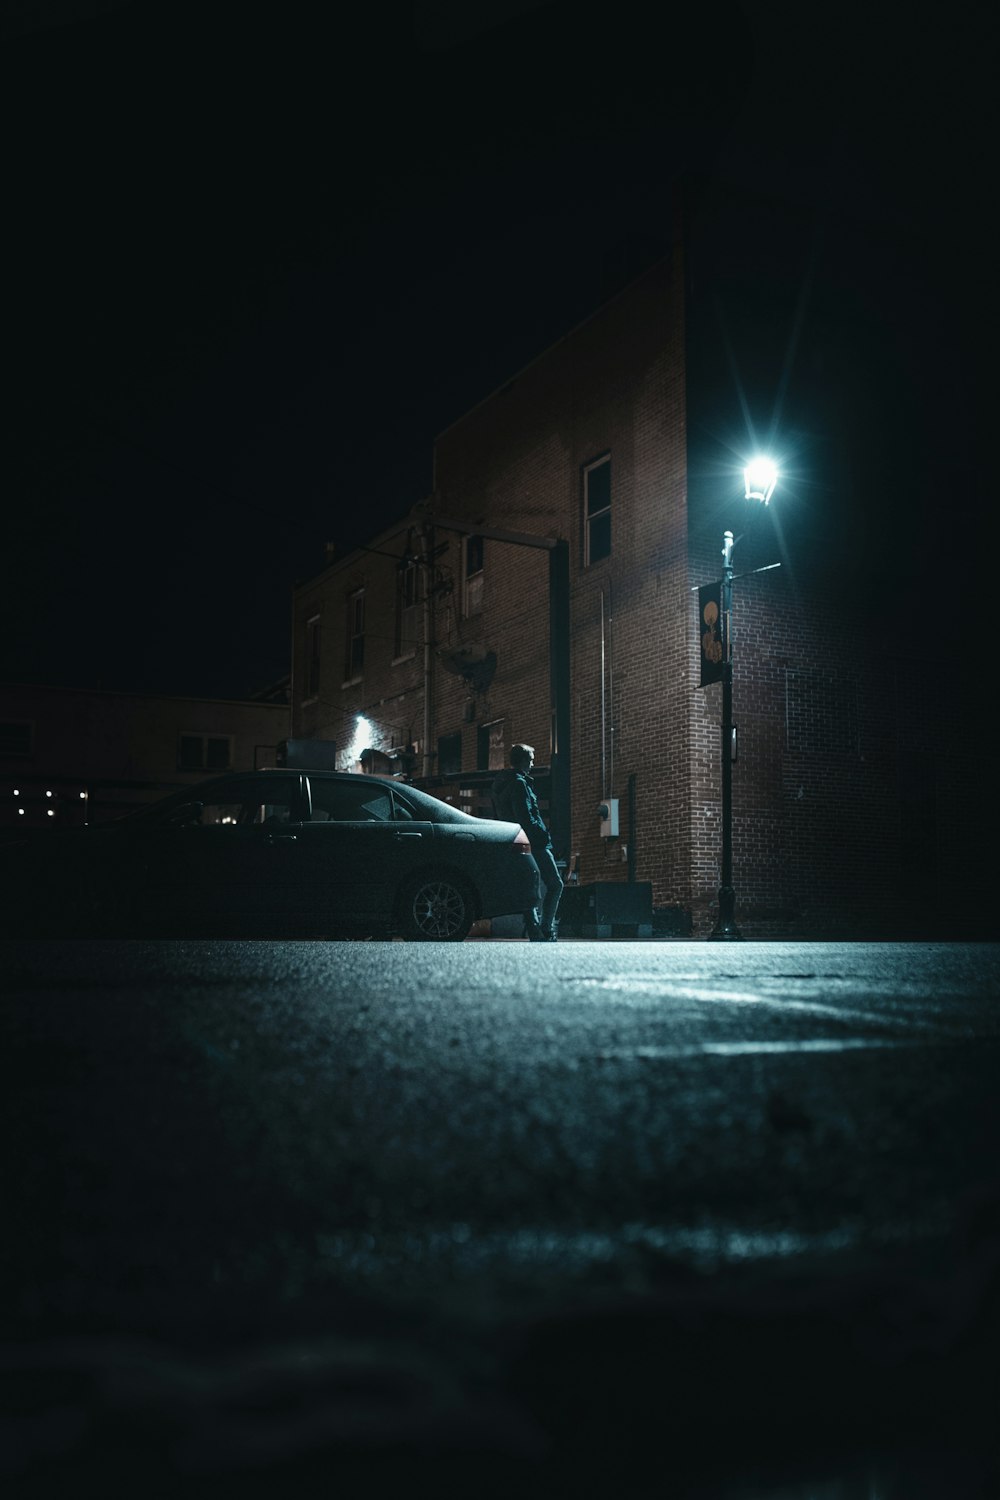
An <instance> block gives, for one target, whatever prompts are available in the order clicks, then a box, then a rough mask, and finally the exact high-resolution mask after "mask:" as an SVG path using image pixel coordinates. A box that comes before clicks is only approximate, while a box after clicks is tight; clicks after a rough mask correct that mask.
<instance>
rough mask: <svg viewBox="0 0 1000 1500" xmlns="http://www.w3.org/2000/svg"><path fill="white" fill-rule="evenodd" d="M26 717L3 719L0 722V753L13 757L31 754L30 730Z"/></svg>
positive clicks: (29, 723) (31, 728) (30, 725)
mask: <svg viewBox="0 0 1000 1500" xmlns="http://www.w3.org/2000/svg"><path fill="white" fill-rule="evenodd" d="M33 728H34V725H33V724H32V723H31V722H30V720H28V719H4V720H3V721H2V722H0V755H3V756H9V757H11V758H14V757H16V756H28V755H30V754H31V740H32V730H33Z"/></svg>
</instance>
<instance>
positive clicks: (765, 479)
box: [743, 458, 778, 505]
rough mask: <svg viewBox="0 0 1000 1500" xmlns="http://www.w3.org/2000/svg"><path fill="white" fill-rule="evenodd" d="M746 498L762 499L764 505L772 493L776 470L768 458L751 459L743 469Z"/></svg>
mask: <svg viewBox="0 0 1000 1500" xmlns="http://www.w3.org/2000/svg"><path fill="white" fill-rule="evenodd" d="M743 479H744V482H745V484H746V497H747V499H748V500H762V501H763V502H764V504H765V505H766V504H767V502H768V501H769V500H770V498H771V496H772V495H773V494H774V486H775V485H776V484H777V482H778V471H777V469H776V468H775V466H774V464H773V463H772V462H771V460H770V459H769V458H754V459H751V460H750V462H749V463H748V464H747V466H746V468H745V469H744V470H743Z"/></svg>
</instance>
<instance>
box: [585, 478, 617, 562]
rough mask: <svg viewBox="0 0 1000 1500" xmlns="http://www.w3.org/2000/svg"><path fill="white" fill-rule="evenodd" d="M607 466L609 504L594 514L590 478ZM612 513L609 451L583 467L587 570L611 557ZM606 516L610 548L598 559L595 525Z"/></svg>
mask: <svg viewBox="0 0 1000 1500" xmlns="http://www.w3.org/2000/svg"><path fill="white" fill-rule="evenodd" d="M605 466H607V470H608V503H607V504H606V505H603V506H602V507H601V508H600V510H596V511H593V512H592V511H591V509H590V476H591V474H593V473H594V472H595V470H597V469H603V468H604V467H605ZM611 512H612V493H611V453H610V450H609V451H608V452H607V453H602V454H601V455H600V456H599V457H598V458H594V459H591V461H590V462H589V463H586V464H584V466H583V495H582V501H581V514H582V522H583V566H584V567H585V568H589V567H592V566H593V565H594V564H595V563H599V562H604V560H605V558H608V557H610V556H611ZM605 516H606V517H607V524H608V547H607V551H606V552H601V553H600V554H599V555H598V556H597V557H595V556H594V555H593V553H594V548H593V528H594V523H595V522H597V521H601V520H603V519H604V517H605Z"/></svg>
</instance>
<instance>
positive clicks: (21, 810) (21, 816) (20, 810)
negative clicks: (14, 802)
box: [17, 807, 24, 818]
mask: <svg viewBox="0 0 1000 1500" xmlns="http://www.w3.org/2000/svg"><path fill="white" fill-rule="evenodd" d="M17 815H18V817H19V818H23V817H24V808H23V807H19V808H18V810H17Z"/></svg>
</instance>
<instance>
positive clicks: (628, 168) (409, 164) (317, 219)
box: [0, 0, 995, 697]
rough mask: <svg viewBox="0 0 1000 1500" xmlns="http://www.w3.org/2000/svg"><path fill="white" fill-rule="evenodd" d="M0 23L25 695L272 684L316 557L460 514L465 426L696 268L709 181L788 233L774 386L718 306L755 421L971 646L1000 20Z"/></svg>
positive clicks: (175, 6)
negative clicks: (634, 302) (654, 265)
mask: <svg viewBox="0 0 1000 1500" xmlns="http://www.w3.org/2000/svg"><path fill="white" fill-rule="evenodd" d="M0 15H2V22H0V37H2V64H0V70H2V71H0V93H2V96H3V109H4V114H5V120H4V124H5V143H6V152H5V156H6V164H5V172H4V186H3V193H4V221H5V225H6V228H5V233H4V242H5V249H6V252H7V255H6V262H7V263H6V275H5V289H6V296H5V298H4V304H5V306H4V330H3V347H4V354H5V364H6V368H7V381H6V385H7V396H6V400H5V403H4V405H5V417H6V422H5V436H4V443H3V474H4V484H3V490H4V494H5V505H4V511H5V521H4V527H5V545H4V549H3V573H2V584H3V587H2V599H3V614H2V620H0V627H2V634H0V639H2V660H0V682H3V681H7V682H41V683H49V684H57V685H64V686H80V687H84V686H102V687H104V688H121V689H126V690H134V691H144V690H150V691H157V692H167V693H192V694H197V695H222V696H233V697H240V696H244V695H247V694H251V693H253V692H255V691H257V690H259V689H262V688H263V687H265V686H266V685H267V684H269V683H270V682H272V681H274V680H275V679H276V678H278V677H280V676H281V675H282V674H283V673H285V672H286V671H287V669H288V659H289V615H290V592H291V588H292V585H293V583H294V582H295V581H297V580H301V579H303V578H306V577H308V576H310V575H311V574H313V573H315V572H317V571H318V570H319V569H320V567H321V566H322V565H323V561H324V544H325V543H326V542H327V541H333V542H335V543H336V544H337V546H338V548H339V549H340V550H346V549H349V548H350V547H351V546H353V545H355V544H358V543H361V542H363V541H365V540H367V539H368V538H369V537H370V536H371V534H372V532H373V531H374V530H376V529H377V528H378V527H380V526H382V525H386V524H389V523H390V522H392V521H394V520H395V519H397V518H398V517H400V516H402V515H403V514H404V513H405V512H406V510H407V509H408V508H409V507H410V506H411V505H412V504H413V503H414V502H415V501H417V500H419V499H421V498H423V497H424V496H426V495H427V494H428V492H429V491H430V488H431V483H432V476H431V460H432V444H433V439H434V436H435V434H437V433H438V432H440V431H441V430H442V429H444V428H445V427H446V426H448V425H449V424H450V423H451V422H452V421H454V420H455V419H456V418H457V417H459V416H460V415H461V414H462V413H463V412H464V411H466V410H467V409H468V408H469V407H471V406H473V405H474V404H475V403H476V402H478V401H479V400H481V399H482V398H483V397H484V396H486V395H487V394H489V392H490V391H491V390H493V389H494V388H495V387H497V386H498V385H500V384H502V383H503V382H504V381H505V380H506V379H508V378H509V377H510V376H511V375H512V374H513V373H515V372H516V371H517V370H518V369H519V368H520V367H521V366H522V365H524V364H525V363H527V362H528V361H529V360H530V359H531V358H533V357H534V356H535V355H536V354H537V353H539V352H541V351H542V350H543V349H544V348H545V347H546V346H547V345H548V344H550V343H552V342H553V341H554V340H555V339H557V338H559V337H560V336H561V335H562V334H563V333H565V332H566V331H568V330H569V329H570V328H571V327H573V326H574V325H575V324H576V323H577V322H579V321H580V320H581V319H582V318H584V317H585V316H586V315H587V314H588V313H589V312H590V311H591V310H593V308H594V307H595V306H597V305H598V304H599V303H600V302H601V300H603V298H604V297H605V296H606V295H607V294H608V293H609V292H610V291H612V290H614V289H615V287H616V285H618V284H619V282H620V280H621V277H622V275H623V274H627V273H628V272H629V271H630V270H637V269H641V268H642V265H643V263H644V262H645V261H648V260H649V259H650V258H651V257H653V256H654V255H655V254H656V253H658V251H659V250H661V249H664V248H665V247H666V242H667V237H668V235H669V224H670V211H671V195H672V191H673V188H674V185H675V184H677V183H678V182H681V181H682V180H683V181H685V182H693V183H695V184H696V185H697V192H698V193H699V194H701V196H702V198H703V200H704V201H715V197H717V196H718V195H719V194H723V195H724V193H725V191H728V190H729V188H731V187H732V188H735V189H737V190H738V191H739V192H742V193H747V192H752V193H759V194H760V195H761V199H762V201H763V202H764V204H765V206H766V205H771V207H770V208H766V216H768V217H770V221H771V222H772V223H773V226H774V237H773V242H772V244H771V245H770V247H769V246H768V243H767V241H766V240H765V239H763V238H762V237H761V236H760V235H759V234H758V233H756V232H755V240H754V252H755V254H754V256H750V255H746V256H742V257H740V263H741V264H742V267H743V293H744V297H745V295H746V293H747V285H746V283H747V278H748V276H749V277H750V278H751V283H752V277H753V276H754V275H756V274H757V271H754V270H753V269H752V268H753V267H757V268H758V269H759V273H760V276H761V278H762V284H763V282H767V284H768V286H769V297H770V301H769V303H768V312H767V316H766V318H765V319H764V321H765V322H766V323H767V325H768V327H769V328H770V331H771V335H772V337H771V343H772V345H773V349H772V350H771V353H770V355H768V356H767V357H765V355H764V352H763V349H762V348H761V352H760V359H759V363H758V366H757V367H755V364H754V361H755V345H754V343H753V340H752V338H751V333H750V330H751V325H752V321H753V320H752V318H751V319H750V322H746V321H745V320H744V322H743V323H741V322H740V318H739V317H738V316H737V315H736V314H735V313H733V314H732V315H731V316H729V317H728V320H727V317H726V316H724V315H723V314H725V311H726V310H725V308H723V309H722V314H720V317H719V319H718V320H717V324H716V325H715V326H716V333H717V335H718V338H719V341H720V342H719V349H720V350H721V349H722V347H723V341H724V340H723V334H725V338H726V339H728V340H729V351H728V353H727V355H726V359H727V361H728V364H729V368H730V369H731V371H732V375H733V381H734V386H735V383H736V382H737V380H738V381H739V383H740V385H741V388H743V389H745V390H746V391H749V392H750V393H751V395H750V405H751V407H752V408H753V419H754V422H755V424H756V428H755V430H758V431H759V430H761V429H763V428H766V427H767V426H768V424H769V422H770V420H771V418H772V417H773V416H774V415H775V414H777V422H776V424H775V428H776V433H777V436H778V439H779V445H780V440H781V439H782V438H783V436H784V437H785V438H786V439H787V433H789V432H792V431H794V433H795V434H796V437H795V440H794V442H793V443H792V447H794V449H795V464H796V466H797V477H796V481H795V482H796V484H797V485H798V495H799V497H800V498H801V496H802V495H811V496H812V497H813V502H814V503H815V501H816V497H819V498H820V499H821V500H822V499H823V497H824V496H825V497H826V498H828V500H829V503H830V506H831V508H833V507H834V506H836V505H837V504H838V503H840V502H841V501H842V500H845V497H844V496H843V495H841V496H839V497H838V495H837V494H836V493H835V489H836V487H835V486H831V485H829V484H827V485H824V480H823V476H822V472H821V471H822V468H823V464H824V454H826V455H827V456H829V454H830V453H831V452H834V451H836V456H837V464H838V465H839V467H837V468H836V472H837V473H838V474H839V475H843V474H844V473H849V474H850V476H851V479H850V486H851V496H850V504H849V507H848V508H849V509H850V512H851V524H850V527H848V528H845V530H844V531H843V533H842V534H843V535H844V536H846V537H847V538H848V539H849V541H850V545H851V546H854V545H857V546H859V547H860V546H864V547H867V548H868V549H869V553H868V568H869V571H875V572H878V570H880V569H882V568H889V569H891V567H892V559H893V545H894V538H895V537H897V536H898V534H899V530H900V528H901V527H902V528H905V530H906V532H907V536H908V541H907V547H906V549H905V562H906V569H907V573H908V576H909V577H910V578H911V579H912V578H913V577H921V578H922V579H923V581H924V583H926V582H927V581H928V580H930V579H937V580H939V581H940V582H941V583H942V584H943V587H941V588H940V589H938V590H937V596H938V598H939V600H940V599H947V600H948V603H947V605H946V606H940V607H942V608H943V611H944V614H945V615H947V618H948V619H949V620H950V621H951V622H952V624H954V625H955V628H956V630H957V631H959V632H962V631H966V630H969V629H975V628H978V624H977V622H978V615H977V613H976V612H977V611H978V610H979V608H980V607H981V605H982V599H983V590H982V589H981V588H980V586H979V584H978V582H977V579H978V578H979V577H980V575H981V574H982V572H983V551H984V546H986V545H995V544H990V543H989V542H988V539H987V537H986V536H985V535H984V531H983V526H982V523H983V520H984V518H985V517H986V516H987V515H988V513H989V506H988V497H987V495H986V493H985V491H986V489H987V488H992V487H993V485H994V483H995V481H994V479H993V477H992V475H991V474H990V473H989V471H988V470H987V469H986V468H985V463H986V460H987V459H988V457H990V455H987V454H986V452H985V429H986V423H987V418H986V409H987V384H986V376H987V370H988V366H989V363H990V361H988V359H987V351H986V345H987V340H988V339H989V338H990V337H991V336H992V330H993V327H994V326H995V291H994V289H993V286H992V284H991V283H992V279H993V277H994V275H995V272H994V270H993V265H992V257H991V258H990V264H989V265H987V254H988V247H987V243H986V239H987V234H986V225H987V223H989V222H990V219H991V214H992V203H991V198H992V195H993V192H994V180H995V165H994V163H993V160H992V158H991V156H990V154H989V152H990V146H989V139H990V134H991V129H990V127H991V125H992V114H993V109H994V107H993V103H992V99H993V95H994V93H995V87H994V83H993V79H992V76H991V73H990V54H991V45H990V42H989V38H988V19H987V10H986V8H985V7H977V8H973V7H969V8H968V9H967V10H964V9H963V8H962V7H961V6H951V7H948V8H946V9H941V10H939V11H937V12H936V13H935V14H934V15H933V16H931V15H930V13H927V14H926V15H925V13H923V12H917V11H913V12H911V13H910V14H909V15H908V16H907V15H905V14H904V12H903V11H902V9H901V8H899V7H896V6H884V7H881V8H879V7H878V6H875V7H872V6H871V5H861V4H856V5H854V4H851V5H840V6H838V7H837V8H836V9H835V10H834V9H827V10H821V9H820V8H817V7H808V6H802V5H792V4H781V5H768V4H766V3H764V0H743V3H739V0H726V3H721V4H706V3H699V4H697V5H695V6H693V7H692V8H691V13H690V14H689V13H688V12H687V10H685V9H682V8H677V9H670V8H666V7H664V8H661V9H659V10H655V9H654V8H653V7H648V6H646V5H638V4H636V3H634V0H623V3H616V4H614V5H608V6H606V7H605V6H600V5H595V4H592V3H589V0H583V3H572V4H571V3H569V0H549V3H545V0H496V3H493V4H483V5H469V4H467V3H460V0H420V3H415V4H407V5H398V6H394V5H392V4H389V5H384V4H383V5H379V6H364V7H359V8H358V9H356V10H355V9H352V8H349V7H345V6H338V5H334V4H315V3H312V4H294V3H291V4H286V5H274V6H273V7H272V6H254V5H252V4H230V3H211V0H199V3H196V4H188V3H183V0H170V3H160V0H142V3H140V0H133V3H128V0H119V3H115V0H105V3H103V4H102V3H100V0H89V3H88V0H61V3H59V0H15V3H12V0H7V3H6V4H4V5H3V6H2V9H0ZM656 15H659V17H660V24H659V26H657V27H654V19H653V18H654V16H656ZM713 195H714V196H713ZM791 224H794V225H797V226H798V229H797V230H796V232H795V233H792V232H791V230H789V231H788V233H787V234H786V233H784V226H787V225H791ZM803 226H805V228H804V229H803ZM743 228H744V225H743V224H742V223H741V222H740V221H739V220H734V222H733V223H732V228H731V233H729V234H727V235H724V236H723V238H724V240H725V241H726V242H727V244H728V249H729V253H730V254H731V255H736V253H737V251H738V250H739V249H740V236H741V230H742V229H743ZM721 285H722V287H723V293H724V295H723V302H724V301H725V294H726V289H727V288H729V287H731V286H732V285H733V283H732V281H731V280H727V279H726V278H725V277H723V279H722V282H721ZM753 292H754V288H753V285H752V284H751V286H750V294H751V302H752V300H753ZM775 307H777V308H778V315H777V316H775V314H774V308H775ZM821 325H822V328H823V329H825V330H826V331H825V333H823V335H822V336H820V333H819V332H818V330H819V329H820V327H821ZM712 326H713V325H712V323H711V319H708V320H707V321H706V324H705V327H706V329H709V328H711V327H712ZM831 328H833V329H836V330H838V336H837V339H835V340H833V341H832V342H831V337H830V329H831ZM706 336H707V337H708V336H709V335H706ZM862 345H863V346H864V349H863V356H862V354H861V353H859V352H858V351H859V350H860V349H861V346H862ZM774 349H777V350H779V351H780V354H781V358H780V361H779V363H778V364H777V365H774V367H773V368H772V366H771V365H769V364H768V362H767V361H768V358H770V359H771V360H772V363H773V358H774ZM852 350H853V351H854V362H853V364H852ZM715 353H716V355H717V356H718V359H719V360H720V361H721V355H719V351H718V350H716V351H715ZM709 362H711V361H709ZM721 367H722V366H721V363H720V364H719V368H721ZM821 370H826V371H827V372H828V374H827V376H826V377H825V378H826V385H825V386H823V383H822V381H820V382H819V384H818V383H817V381H818V376H817V371H821ZM831 370H832V371H833V372H834V373H833V374H832V375H830V374H829V372H830V371H831ZM831 387H835V388H836V389H837V392H838V399H837V401H836V402H835V403H833V404H832V405H830V404H829V403H828V405H826V406H824V404H823V402H822V401H819V400H818V398H817V397H816V392H817V391H818V390H821V389H825V390H826V391H827V392H829V390H830V389H831ZM814 398H815V400H814ZM810 400H814V406H813V407H812V409H810V408H809V405H808V403H809V401H810ZM755 402H756V403H757V404H756V406H754V403H755ZM726 403H728V406H727V410H726V412H725V413H723V412H722V411H721V410H720V418H719V432H720V435H721V434H722V433H723V430H724V429H727V424H728V426H729V429H731V418H730V414H729V412H730V409H733V410H735V409H737V408H738V401H737V399H736V397H735V395H734V392H733V391H729V392H728V393H726V392H724V391H722V390H721V389H720V404H726ZM990 406H991V407H992V402H990ZM834 416H836V421H834V420H833V418H834ZM784 423H787V432H786V430H785V428H784V427H783V425H782V424H784ZM804 433H807V434H811V438H810V439H809V440H808V441H803V440H802V434H804ZM788 441H791V440H790V439H788ZM848 460H849V461H848ZM840 482H841V481H838V484H839V483H840ZM900 555H902V554H900ZM963 597H964V598H965V599H971V600H973V603H972V604H971V605H970V610H971V613H967V612H966V606H965V604H963ZM907 598H908V599H909V600H910V602H911V603H912V599H913V591H912V587H911V589H910V593H909V594H908V595H907ZM928 598H929V596H928ZM928 607H929V606H928ZM896 626H897V628H901V627H900V622H899V621H898V619H897V622H896Z"/></svg>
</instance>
